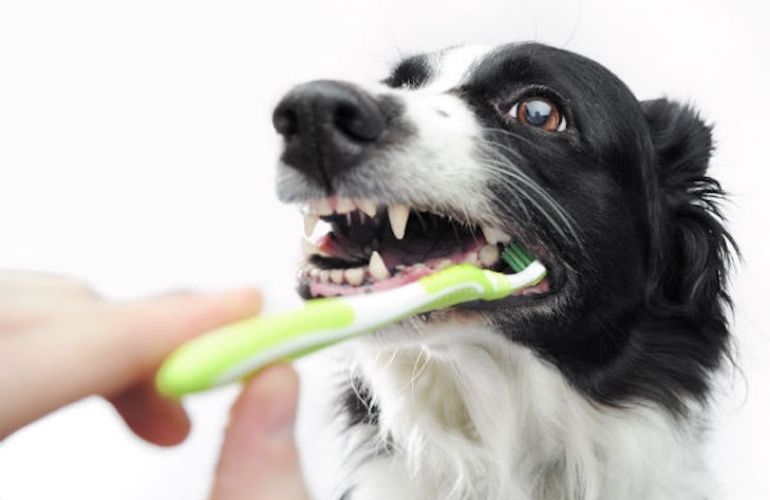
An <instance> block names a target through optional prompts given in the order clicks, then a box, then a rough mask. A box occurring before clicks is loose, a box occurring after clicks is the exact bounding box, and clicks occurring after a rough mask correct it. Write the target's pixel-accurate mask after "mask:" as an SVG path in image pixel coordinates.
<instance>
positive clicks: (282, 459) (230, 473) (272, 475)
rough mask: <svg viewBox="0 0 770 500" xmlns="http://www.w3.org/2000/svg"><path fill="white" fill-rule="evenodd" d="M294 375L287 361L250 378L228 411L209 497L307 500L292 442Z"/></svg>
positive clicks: (221, 499) (296, 392) (296, 385)
mask: <svg viewBox="0 0 770 500" xmlns="http://www.w3.org/2000/svg"><path fill="white" fill-rule="evenodd" d="M298 395H299V380H298V377H297V374H296V373H295V372H294V370H293V369H292V368H291V367H290V366H288V365H274V366H271V367H268V368H266V369H265V370H263V371H262V372H260V373H259V374H258V375H257V376H255V377H254V378H252V379H251V380H250V381H249V382H248V383H247V384H246V386H245V387H244V389H243V392H242V393H241V395H240V397H239V398H238V400H237V401H236V402H235V404H234V405H233V408H232V410H231V413H230V424H229V426H228V428H227V430H226V432H225V439H224V445H223V448H222V454H221V456H220V458H219V464H218V466H217V471H216V477H215V479H214V489H213V491H212V495H211V498H212V500H245V499H248V500H307V499H309V498H310V497H309V495H308V494H307V490H306V489H305V483H304V480H303V478H302V472H301V471H300V467H299V455H298V453H297V448H296V447H295V443H294V419H295V416H296V411H297V398H298Z"/></svg>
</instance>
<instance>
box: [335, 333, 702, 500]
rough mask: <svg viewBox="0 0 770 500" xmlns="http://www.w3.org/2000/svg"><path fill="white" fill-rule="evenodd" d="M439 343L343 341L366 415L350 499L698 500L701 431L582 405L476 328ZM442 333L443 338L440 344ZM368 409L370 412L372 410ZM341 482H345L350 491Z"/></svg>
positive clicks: (522, 351) (650, 410)
mask: <svg viewBox="0 0 770 500" xmlns="http://www.w3.org/2000/svg"><path fill="white" fill-rule="evenodd" d="M437 334H438V335H443V336H445V337H446V338H447V339H448V340H447V342H446V343H443V342H442V343H441V344H440V346H439V347H435V348H424V347H418V346H415V347H404V346H403V345H402V346H400V347H383V346H382V345H380V344H377V343H376V342H370V341H365V342H361V343H359V344H358V345H356V346H355V347H354V348H352V350H351V353H350V356H351V358H352V361H353V366H354V368H353V372H352V376H354V377H356V378H358V380H360V381H361V383H362V384H363V385H361V386H360V387H366V390H367V394H361V395H360V396H361V399H362V400H363V401H364V402H365V404H366V405H367V406H368V408H369V409H370V410H371V411H372V412H373V415H371V417H372V418H370V419H366V418H363V419H362V420H364V421H365V422H364V423H359V424H358V425H355V426H353V427H352V428H351V429H350V431H349V434H348V436H347V437H348V439H349V441H348V444H349V445H350V446H351V452H350V462H349V463H350V465H351V466H352V467H351V470H350V473H349V476H348V477H349V478H350V483H348V484H346V485H344V486H345V487H346V488H347V487H350V490H349V492H348V493H347V496H346V497H345V498H346V499H350V500H375V499H383V500H386V499H387V500H393V499H399V500H402V499H403V500H407V499H428V498H430V499H433V498H436V499H438V498H441V499H492V500H497V499H500V500H502V499H506V500H510V499H514V500H519V499H521V500H525V499H527V500H529V499H532V500H535V499H537V500H540V499H542V500H561V499H564V500H566V499H570V500H572V499H581V500H589V499H591V500H600V499H601V500H623V499H634V500H640V499H650V500H653V499H655V500H666V499H677V500H683V499H684V500H687V499H693V500H696V499H697V500H703V499H706V498H709V495H710V494H712V493H713V490H712V488H711V485H710V484H709V482H708V481H707V480H706V479H707V474H706V472H705V467H704V466H703V465H702V464H701V461H700V460H701V458H700V457H701V453H700V451H699V442H700V440H701V439H700V438H701V436H700V433H701V430H700V429H699V428H698V426H697V424H694V421H693V420H692V419H690V420H689V421H684V420H682V421H679V422H677V421H675V420H674V419H673V418H672V417H671V416H670V414H669V413H668V412H665V411H663V410H660V409H656V408H655V407H654V406H651V405H649V404H648V405H641V404H640V405H632V404H629V405H628V406H627V407H625V408H622V409H620V408H609V407H605V406H601V405H598V404H596V403H593V402H590V401H588V400H587V399H586V398H585V397H583V396H582V395H581V394H580V393H579V392H577V391H575V390H574V389H573V388H572V387H571V386H570V385H569V384H568V382H567V381H566V379H565V378H564V377H563V376H562V375H561V374H560V372H559V371H558V370H557V369H555V368H554V367H553V366H551V365H550V364H549V363H547V362H545V361H543V360H541V359H539V358H538V357H537V356H536V355H535V354H534V353H533V352H532V351H530V350H529V349H527V348H524V347H521V346H517V345H515V344H512V343H510V342H506V341H504V340H502V339H498V337H497V336H496V335H495V334H494V333H493V332H491V331H489V330H488V329H486V328H485V327H481V326H475V327H468V326H458V327H456V331H455V330H454V328H447V329H445V331H442V332H440V333H437ZM449 339H452V340H449ZM374 413H376V414H374ZM351 484H352V485H353V486H352V487H351Z"/></svg>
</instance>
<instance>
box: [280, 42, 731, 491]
mask: <svg viewBox="0 0 770 500" xmlns="http://www.w3.org/2000/svg"><path fill="white" fill-rule="evenodd" d="M273 121H274V125H275V128H276V130H277V131H278V132H279V133H280V134H281V135H282V136H283V142H284V149H283V153H282V156H281V161H280V162H279V166H278V193H279V197H280V198H281V199H282V200H283V201H285V202H290V203H297V204H299V205H300V206H301V209H302V211H303V213H304V215H305V223H306V233H307V234H311V233H313V232H315V234H316V235H317V236H318V235H319V234H320V233H324V230H321V226H324V227H325V228H326V229H325V231H326V232H325V234H320V237H317V238H316V239H315V240H313V241H312V242H307V241H306V243H305V250H306V260H305V261H304V263H303V265H302V268H301V270H300V275H299V290H300V293H301V295H302V296H303V297H305V298H309V297H317V296H332V295H344V294H354V293H367V292H370V291H373V290H374V291H376V290H383V289H388V288H391V287H395V286H399V285H401V284H403V283H407V282H409V281H413V280H415V279H418V278H419V277H421V276H424V275H425V274H428V273H430V272H433V271H434V270H436V269H440V268H442V267H444V266H446V265H449V264H451V263H456V262H461V261H463V262H472V263H475V264H476V265H478V266H482V267H486V268H493V269H496V270H501V271H505V270H506V269H507V267H506V266H505V264H504V263H503V262H502V261H501V260H500V258H499V251H500V249H501V248H502V247H503V246H504V245H505V243H506V242H508V241H509V240H510V239H511V238H513V239H514V240H515V241H516V242H518V243H519V244H520V245H522V246H523V247H525V248H526V249H527V250H528V251H529V253H531V254H533V255H534V256H536V258H537V259H539V260H540V261H541V262H543V263H544V264H545V265H546V267H547V268H548V278H547V281H545V282H543V283H541V284H540V285H539V286H537V287H533V288H531V289H528V290H525V291H524V293H522V294H519V295H517V296H511V297H508V298H507V299H503V300H499V301H495V302H485V303H471V304H466V305H463V306H458V307H454V308H452V309H449V310H444V311H440V312H434V313H429V314H424V315H422V316H419V317H416V318H412V319H410V320H406V321H403V322H402V323H400V324H398V325H397V326H395V327H389V328H385V329H383V330H382V331H379V332H377V333H376V334H374V335H370V336H368V337H366V338H363V339H360V340H356V341H354V342H351V343H350V345H349V349H348V351H349V352H348V355H347V361H346V366H345V373H346V374H347V375H348V377H347V379H348V380H349V381H348V382H347V383H346V384H345V387H344V389H343V394H342V398H341V401H342V408H343V413H344V418H345V419H346V423H347V427H346V432H345V440H346V443H347V446H349V448H350V455H349V458H348V461H347V462H348V464H349V473H347V474H346V480H347V482H346V484H343V485H341V488H340V494H341V496H342V498H345V499H350V500H370V499H386V500H412V499H415V500H416V499H419V500H425V499H442V500H443V499H495V500H496V499H500V500H503V499H504V500H511V499H516V500H518V499H522V500H524V499H542V500H555V499H556V500H561V499H564V500H567V499H570V500H599V499H601V500H624V499H634V500H638V499H650V500H665V499H671V500H673V499H676V500H705V499H710V498H714V495H715V490H714V486H713V484H712V483H711V482H710V479H711V476H710V474H709V472H708V471H707V468H706V466H705V463H704V462H705V461H704V457H703V453H702V450H701V446H702V443H703V440H704V434H705V432H706V426H707V416H708V407H709V400H710V399H709V394H710V387H711V385H712V379H713V377H714V375H715V374H716V373H717V371H718V368H719V367H720V364H721V363H722V362H723V361H724V360H725V359H728V358H729V356H728V354H729V343H730V338H729V331H728V321H727V318H726V314H727V310H729V297H728V295H727V292H726V274H727V271H728V270H729V261H730V255H731V254H732V252H733V242H732V239H731V238H730V235H729V234H728V233H727V231H726V230H725V228H724V226H723V221H722V217H721V215H720V212H719V201H720V200H721V198H722V197H723V193H722V190H721V188H720V185H719V184H718V183H717V182H716V181H715V180H713V179H712V178H710V177H708V176H707V175H706V170H707V166H708V163H709V158H710V155H711V151H712V139H711V128H710V126H709V125H707V124H705V123H704V121H703V120H702V119H701V118H700V117H699V115H698V113H697V112H696V111H694V110H693V109H692V108H691V107H690V106H687V105H682V104H679V103H676V102H673V101H671V100H667V99H657V100H652V101H643V102H640V101H638V100H637V99H636V98H635V97H634V95H633V94H632V93H631V92H630V91H629V89H628V88H627V87H626V86H625V85H624V84H623V83H622V82H621V81H620V80H619V79H618V78H617V77H616V76H615V75H614V74H613V73H611V72H610V71H608V70H607V69H605V68H604V67H602V66H601V65H599V64H597V63H596V62H593V61H591V60H589V59H586V58H585V57H581V56H579V55H577V54H574V53H571V52H568V51H565V50H560V49H556V48H553V47H549V46H546V45H541V44H537V43H520V44H511V45H505V46H501V47H496V48H482V47H454V48H450V49H446V50H442V51H439V52H435V53H430V54H425V55H418V56H415V57H409V58H407V59H405V60H403V61H402V62H400V63H399V64H398V65H397V66H396V67H395V69H394V70H393V72H392V73H391V74H390V76H388V77H387V78H386V79H385V80H383V81H381V82H379V83H373V84H354V83H349V82H342V81H329V80H323V81H313V82H310V83H306V84H303V85H300V86H298V87H295V88H294V89H293V90H291V91H290V92H289V93H288V94H287V95H286V96H285V97H284V98H283V99H282V101H281V102H280V103H279V104H278V106H277V108H276V110H275V113H274V116H273ZM319 218H320V220H322V221H323V224H321V226H318V227H316V226H317V224H318V221H319ZM314 228H315V229H314ZM319 230H320V231H319Z"/></svg>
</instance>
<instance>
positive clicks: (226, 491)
mask: <svg viewBox="0 0 770 500" xmlns="http://www.w3.org/2000/svg"><path fill="white" fill-rule="evenodd" d="M259 306H260V299H259V294H258V293H257V292H256V291H254V290H237V291H231V292H226V293H221V294H214V295H212V294H210V295H201V294H175V295H169V296H164V297H156V298H150V299H145V300H141V301H135V302H128V303H114V302H109V301H105V300H102V299H101V298H99V297H98V296H97V295H96V294H95V293H94V292H93V291H92V290H91V289H89V288H88V287H87V286H85V285H84V284H82V283H80V282H77V281H73V280H70V279H67V278H62V277H59V276H52V275H45V274H38V273H19V272H3V273H0V408H2V409H3V411H2V412H0V440H2V439H4V438H5V437H7V436H8V435H10V434H11V433H13V432H14V431H16V430H18V429H19V428H21V427H22V426H24V425H26V424H28V423H30V422H32V421H34V420H36V419H38V418H40V417H41V416H43V415H46V414H48V413H50V412H52V411H54V410H56V409H57V408H60V407H62V406H65V405H67V404H70V403H72V402H75V401H78V400H80V399H82V398H84V397H87V396H92V395H97V396H102V397H104V398H105V399H107V400H108V401H110V402H111V403H112V405H113V406H114V407H115V409H116V410H117V411H118V413H120V415H121V416H122V417H123V420H124V421H125V422H126V424H127V425H128V426H129V427H130V428H131V429H132V430H133V431H134V432H135V433H136V434H137V435H138V436H140V437H142V438H143V439H145V440H147V441H150V442H152V443H155V444H157V445H161V446H171V445H175V444H178V443H180V442H182V441H183V440H184V439H185V437H186V436H187V434H188V433H189V431H190V420H189V418H188V416H187V413H186V412H185V410H184V408H183V407H182V405H181V404H179V402H177V401H172V400H169V399H166V398H164V397H162V396H161V395H159V394H158V393H157V392H156V391H155V389H154V387H153V384H152V379H153V376H154V374H155V372H156V371H157V369H158V366H159V365H160V363H161V362H162V360H163V359H164V358H165V357H166V356H167V355H168V354H169V353H170V352H171V351H172V350H173V349H174V348H175V347H177V346H178V345H180V344H181V343H183V342H184V341H185V340H187V339H190V338H192V337H194V336H196V335H199V334H201V333H203V332H205V331H207V330H210V329H212V328H216V327H218V326H221V325H224V324H227V323H230V322H233V321H236V320H239V319H243V318H246V317H249V316H252V315H254V314H256V313H257V312H258V311H259ZM298 394H299V381H298V379H297V376H296V374H295V372H294V371H293V370H292V369H291V368H290V367H289V366H288V365H275V366H272V367H269V368H267V369H265V370H263V371H262V372H261V373H259V374H258V375H257V376H255V377H253V378H252V379H251V380H249V381H248V382H247V383H246V384H245V385H244V388H243V390H242V392H241V394H240V396H239V397H238V399H237V401H236V402H235V404H234V405H233V408H232V410H231V413H230V423H229V425H228V428H227V430H226V431H225V439H224V444H223V447H222V451H221V454H220V459H219V464H218V466H217V470H216V473H215V477H214V482H213V484H214V486H213V490H212V498H214V499H216V500H237V499H241V498H249V499H260V500H272V499H276V500H277V499H283V500H299V499H305V498H307V494H306V492H305V487H304V483H303V481H302V474H301V472H300V469H299V460H298V454H297V450H296V447H295V445H294V437H293V434H294V433H293V429H294V418H295V414H296V405H297V397H298Z"/></svg>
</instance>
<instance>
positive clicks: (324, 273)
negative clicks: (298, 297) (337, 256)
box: [318, 269, 330, 283]
mask: <svg viewBox="0 0 770 500" xmlns="http://www.w3.org/2000/svg"><path fill="white" fill-rule="evenodd" d="M329 277H330V276H329V271H327V270H325V269H324V270H323V271H321V274H319V275H318V278H319V279H320V280H321V283H328V282H329Z"/></svg>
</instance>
